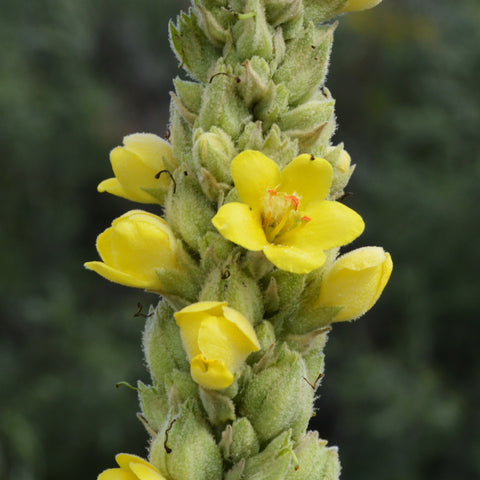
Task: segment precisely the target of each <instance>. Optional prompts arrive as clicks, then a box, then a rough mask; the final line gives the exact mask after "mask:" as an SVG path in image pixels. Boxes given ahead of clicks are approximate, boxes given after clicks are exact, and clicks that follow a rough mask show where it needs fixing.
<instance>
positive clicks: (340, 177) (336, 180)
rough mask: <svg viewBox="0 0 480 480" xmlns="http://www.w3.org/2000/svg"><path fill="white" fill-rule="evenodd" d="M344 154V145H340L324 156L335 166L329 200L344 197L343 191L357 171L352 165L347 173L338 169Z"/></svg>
mask: <svg viewBox="0 0 480 480" xmlns="http://www.w3.org/2000/svg"><path fill="white" fill-rule="evenodd" d="M342 152H343V144H340V145H337V146H336V147H335V148H333V149H332V150H331V151H329V152H328V153H326V154H325V155H324V156H323V158H325V160H327V161H328V162H329V163H330V164H331V165H332V166H333V179H332V185H331V186H330V193H329V196H328V199H329V200H335V199H337V198H339V197H340V196H342V195H343V190H344V188H345V187H346V186H347V183H348V182H349V180H350V177H351V176H352V174H353V172H354V170H355V165H351V166H350V168H349V169H348V170H347V171H344V170H343V169H339V168H337V164H338V162H339V160H340V158H341V156H342Z"/></svg>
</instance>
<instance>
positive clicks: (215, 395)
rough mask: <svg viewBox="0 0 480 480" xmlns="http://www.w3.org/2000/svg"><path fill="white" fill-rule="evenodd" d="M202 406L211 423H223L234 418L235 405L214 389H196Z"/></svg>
mask: <svg viewBox="0 0 480 480" xmlns="http://www.w3.org/2000/svg"><path fill="white" fill-rule="evenodd" d="M198 391H199V394H200V400H201V401H202V405H203V408H204V409H205V412H206V413H207V416H208V420H209V422H210V423H211V424H212V425H224V424H225V423H227V422H228V421H232V420H235V405H234V403H233V401H232V399H231V398H229V397H227V396H226V395H223V394H222V393H220V392H217V391H216V390H207V389H204V388H202V387H199V389H198Z"/></svg>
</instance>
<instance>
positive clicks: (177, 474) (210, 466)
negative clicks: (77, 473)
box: [119, 401, 222, 480]
mask: <svg viewBox="0 0 480 480" xmlns="http://www.w3.org/2000/svg"><path fill="white" fill-rule="evenodd" d="M197 410H198V407H197V406H196V404H195V402H192V401H186V402H185V403H184V404H183V405H182V406H181V407H180V408H179V409H178V411H177V412H175V414H173V413H172V414H171V415H169V416H167V417H166V418H165V422H164V425H163V427H162V429H161V430H160V431H159V433H158V435H157V436H156V438H155V440H154V441H153V443H152V446H151V448H150V461H151V462H152V464H154V465H155V466H156V467H157V468H158V469H159V471H160V472H162V474H164V475H165V476H166V477H167V478H168V479H169V480H220V479H221V478H222V457H221V455H220V451H219V449H218V447H217V444H216V442H215V439H214V438H213V435H212V433H211V432H210V429H209V428H208V426H207V424H206V422H205V421H204V420H203V419H202V418H201V417H200V416H199V415H198V413H197ZM119 480H120V479H119ZM122 480H123V479H122ZM142 480H143V479H142ZM145 480H147V479H145ZM148 480H150V479H148ZM155 480H156V479H155Z"/></svg>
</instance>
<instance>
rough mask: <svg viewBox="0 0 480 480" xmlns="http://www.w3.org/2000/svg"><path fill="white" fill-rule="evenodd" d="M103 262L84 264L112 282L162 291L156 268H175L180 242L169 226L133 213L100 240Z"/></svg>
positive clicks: (107, 231) (135, 211)
mask: <svg viewBox="0 0 480 480" xmlns="http://www.w3.org/2000/svg"><path fill="white" fill-rule="evenodd" d="M97 250H98V253H99V255H100V257H101V258H102V261H101V262H100V261H94V262H87V263H85V267H86V268H87V269H89V270H93V271H94V272H97V273H98V274H99V275H101V276H102V277H104V278H106V279H107V280H110V281H112V282H116V283H120V284H121V285H125V286H127V287H136V288H144V289H147V290H154V291H161V290H162V284H161V282H160V280H159V278H158V276H157V274H156V272H155V269H156V268H175V266H176V250H177V240H176V238H175V236H174V234H173V232H172V231H171V230H170V227H169V226H168V224H167V222H165V220H163V219H162V218H160V217H157V216H156V215H153V214H151V213H148V212H144V211H143V210H131V211H129V212H127V213H125V214H124V215H122V216H121V217H119V218H117V219H115V220H114V221H113V222H112V226H111V227H109V228H107V229H106V230H105V231H104V232H103V233H101V234H100V235H99V236H98V238H97Z"/></svg>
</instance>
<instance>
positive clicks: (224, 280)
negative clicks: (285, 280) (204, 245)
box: [199, 259, 263, 325]
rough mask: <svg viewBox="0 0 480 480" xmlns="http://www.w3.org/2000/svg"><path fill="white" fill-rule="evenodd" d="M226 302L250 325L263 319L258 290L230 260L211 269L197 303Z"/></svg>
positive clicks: (260, 296) (249, 278)
mask: <svg viewBox="0 0 480 480" xmlns="http://www.w3.org/2000/svg"><path fill="white" fill-rule="evenodd" d="M211 300H215V301H223V300H224V301H226V302H227V303H228V306H229V307H231V308H234V309H235V310H238V311H239V312H240V313H241V314H242V315H243V316H244V317H245V318H247V319H248V320H249V321H250V323H252V325H256V324H257V323H259V322H260V321H261V320H262V317H263V297H262V294H261V292H260V288H259V286H258V284H257V282H255V281H254V280H253V279H252V278H251V277H250V276H249V275H246V274H245V273H244V272H243V271H242V270H241V269H240V268H239V266H238V263H237V261H235V259H230V260H227V261H226V262H224V263H223V264H221V265H219V266H218V267H217V268H215V269H213V270H212V271H211V272H210V274H209V276H208V278H207V279H206V280H205V282H204V285H203V289H202V292H201V293H200V297H199V301H211Z"/></svg>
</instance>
